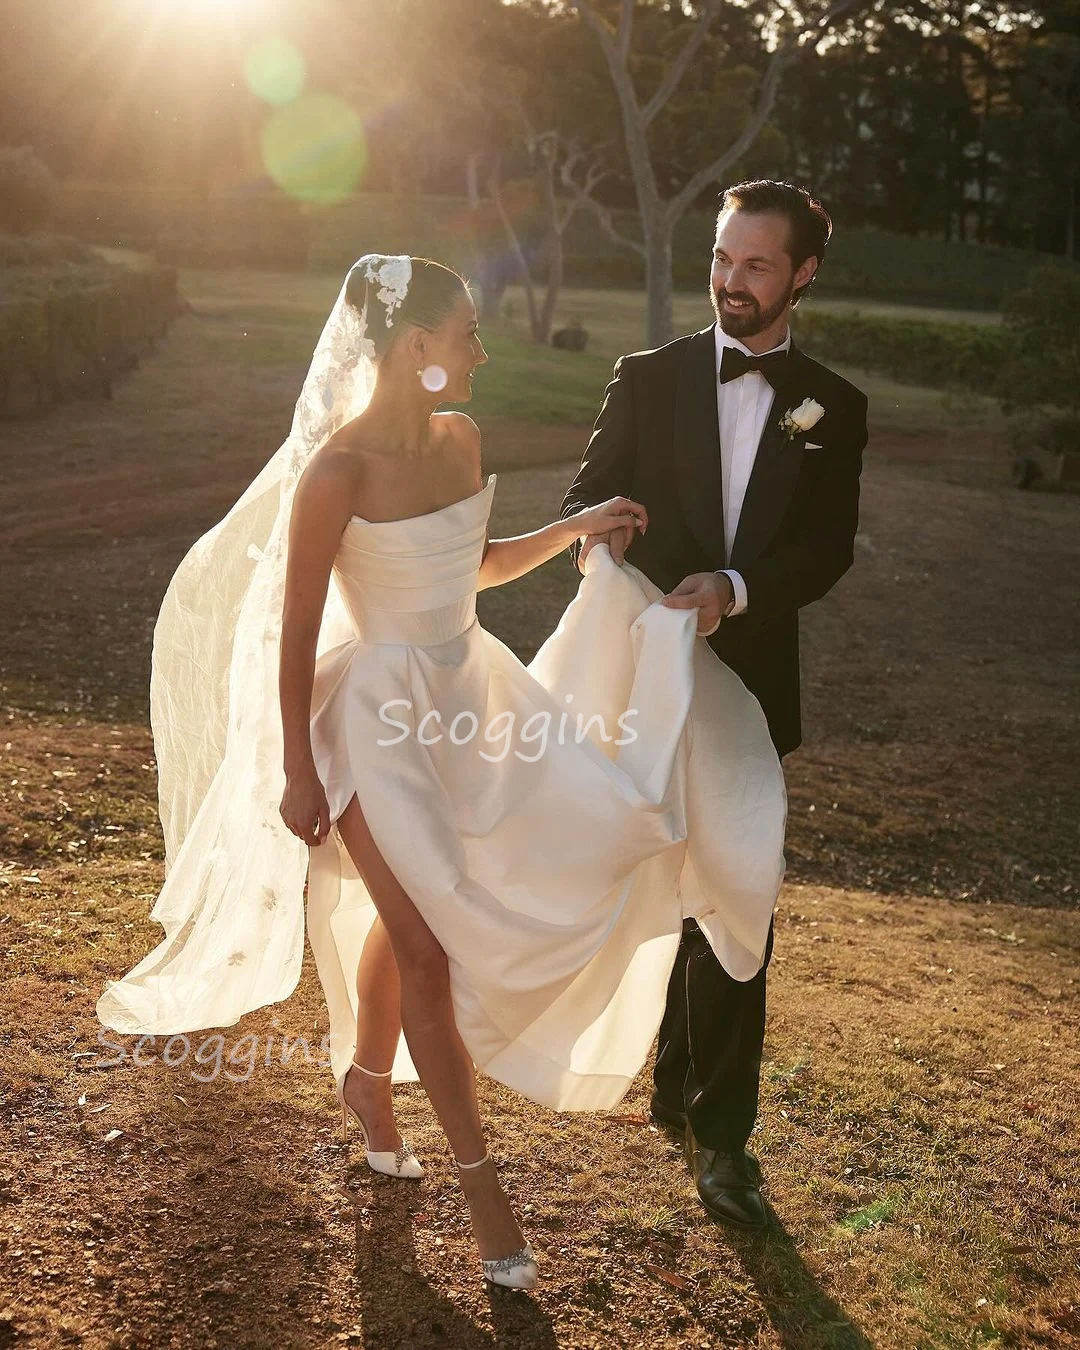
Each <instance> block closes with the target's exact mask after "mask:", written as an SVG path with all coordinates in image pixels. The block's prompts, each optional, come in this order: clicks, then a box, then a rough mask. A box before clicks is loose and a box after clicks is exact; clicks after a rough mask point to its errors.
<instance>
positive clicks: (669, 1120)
mask: <svg viewBox="0 0 1080 1350" xmlns="http://www.w3.org/2000/svg"><path fill="white" fill-rule="evenodd" d="M649 1114H650V1115H651V1116H652V1118H653V1120H655V1121H656V1123H657V1124H658V1125H664V1126H666V1127H667V1128H668V1129H669V1130H678V1131H679V1133H680V1134H681V1133H682V1132H683V1131H684V1130H685V1129H686V1112H685V1111H683V1110H682V1109H681V1107H678V1106H671V1105H669V1104H668V1103H667V1102H665V1101H664V1100H663V1099H662V1098H660V1097H658V1096H657V1095H656V1093H655V1092H654V1093H653V1096H652V1101H651V1102H650V1103H649Z"/></svg>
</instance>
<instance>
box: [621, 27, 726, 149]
mask: <svg viewBox="0 0 1080 1350" xmlns="http://www.w3.org/2000/svg"><path fill="white" fill-rule="evenodd" d="M720 5H721V0H705V3H704V4H703V5H702V7H701V14H700V16H699V18H698V21H697V23H696V24H695V25H694V31H693V32H692V33H691V34H690V36H689V37H688V38H687V39H686V42H685V43H684V44H683V46H682V48H681V49H680V51H679V54H678V56H676V58H675V60H674V61H673V62H672V63H671V65H670V67H669V68H668V72H667V74H666V75H665V76H664V78H663V80H662V81H661V83H660V87H659V88H658V89H657V91H656V93H655V94H653V96H652V98H651V99H649V101H648V103H646V105H645V107H644V109H643V111H642V114H641V116H642V120H643V121H644V123H645V125H646V126H649V125H650V124H651V123H652V122H653V121H654V120H655V118H656V115H657V113H659V112H660V110H661V109H662V108H663V107H664V106H665V105H666V104H667V102H668V100H669V99H670V98H671V96H672V95H673V94H674V93H675V90H676V89H678V87H679V85H680V84H681V83H682V78H683V76H684V75H685V74H686V72H687V69H688V68H689V65H690V62H691V61H692V60H693V59H694V57H695V56H696V55H697V54H698V52H699V51H700V49H701V44H702V43H703V42H704V41H705V39H706V37H708V35H709V28H710V26H711V24H712V21H713V19H714V18H715V17H716V15H717V13H718V12H719V10H720Z"/></svg>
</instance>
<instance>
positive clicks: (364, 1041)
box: [345, 918, 402, 1153]
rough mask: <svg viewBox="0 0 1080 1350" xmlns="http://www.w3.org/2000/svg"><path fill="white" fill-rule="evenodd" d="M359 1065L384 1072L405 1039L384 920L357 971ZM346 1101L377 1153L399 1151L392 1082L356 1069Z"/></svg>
mask: <svg viewBox="0 0 1080 1350" xmlns="http://www.w3.org/2000/svg"><path fill="white" fill-rule="evenodd" d="M356 996H357V1006H358V1015H357V1019H356V1053H355V1056H354V1058H355V1060H356V1062H357V1063H358V1064H362V1065H363V1066H364V1068H365V1069H371V1070H373V1071H374V1072H375V1073H385V1072H386V1071H387V1070H388V1069H389V1068H390V1067H391V1065H392V1064H393V1062H394V1054H395V1052H396V1050H397V1044H398V1037H399V1036H400V1035H401V984H400V981H399V979H398V968H397V961H395V959H394V949H393V947H392V946H391V945H390V936H389V934H388V933H387V931H386V926H385V925H384V923H383V921H382V919H378V918H377V919H376V920H375V922H374V923H373V924H372V925H371V928H370V929H369V931H368V935H367V938H366V940H365V942H364V950H363V951H362V952H361V954H360V964H359V966H358V967H357V971H356ZM345 1100H346V1101H347V1102H348V1103H349V1105H350V1106H351V1107H352V1108H353V1110H354V1111H356V1112H357V1114H358V1115H359V1116H360V1117H361V1119H362V1120H363V1122H364V1124H365V1125H366V1126H367V1130H368V1134H369V1136H370V1141H371V1147H372V1149H374V1150H375V1151H376V1152H380V1151H383V1150H390V1151H391V1152H394V1153H396V1152H397V1150H398V1149H399V1148H400V1147H401V1143H402V1140H401V1135H400V1134H399V1133H398V1128H397V1125H396V1124H395V1123H394V1104H393V1098H392V1096H391V1092H390V1080H389V1078H372V1077H371V1076H370V1075H369V1074H365V1073H360V1072H359V1070H357V1069H353V1070H352V1071H351V1072H350V1073H349V1076H348V1077H347V1078H346V1080H345Z"/></svg>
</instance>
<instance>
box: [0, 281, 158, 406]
mask: <svg viewBox="0 0 1080 1350" xmlns="http://www.w3.org/2000/svg"><path fill="white" fill-rule="evenodd" d="M179 309H180V301H179V297H178V293H177V284H176V272H175V270H174V269H172V268H165V267H154V268H147V269H144V270H138V271H134V270H132V271H127V270H121V269H119V268H118V269H116V275H115V276H113V277H111V278H110V279H109V280H108V281H106V282H99V283H95V284H89V285H84V286H82V287H69V288H68V289H57V290H53V291H51V292H50V293H46V294H41V295H26V296H20V297H18V298H16V299H12V300H9V301H7V302H6V303H4V304H0V407H2V408H3V409H4V410H5V411H7V412H18V411H24V410H25V409H27V408H28V407H29V408H43V407H48V406H50V405H51V404H54V403H57V402H61V401H63V400H65V399H68V398H71V397H74V396H77V395H86V394H100V395H102V396H104V397H109V396H111V393H112V384H113V381H114V380H115V379H116V377H117V376H118V375H120V374H122V373H123V372H124V371H126V370H129V369H130V368H131V367H132V366H134V365H137V364H138V359H139V353H140V352H142V351H144V350H146V349H147V348H148V347H152V346H153V344H154V342H155V340H156V339H157V338H159V337H161V336H164V333H165V330H166V328H167V326H168V324H169V323H170V321H171V320H172V319H173V318H174V317H175V316H176V314H177V313H178V312H179Z"/></svg>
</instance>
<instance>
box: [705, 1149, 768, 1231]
mask: <svg viewBox="0 0 1080 1350" xmlns="http://www.w3.org/2000/svg"><path fill="white" fill-rule="evenodd" d="M685 1148H686V1157H687V1160H688V1161H689V1163H690V1171H691V1172H692V1173H693V1175H694V1184H695V1185H696V1186H697V1193H698V1197H699V1199H700V1200H701V1203H702V1204H703V1205H704V1206H705V1208H706V1209H707V1210H708V1211H709V1213H710V1214H711V1215H712V1216H713V1218H714V1219H718V1220H719V1221H720V1223H726V1224H729V1225H730V1226H731V1227H732V1228H742V1229H746V1230H749V1231H760V1230H761V1229H763V1228H764V1227H765V1226H766V1223H767V1222H768V1219H767V1216H766V1213H765V1205H764V1203H763V1201H762V1199H761V1173H760V1171H759V1169H758V1166H757V1159H756V1158H755V1157H754V1155H753V1154H752V1153H748V1152H747V1151H746V1150H745V1149H740V1151H739V1152H738V1153H724V1152H722V1151H721V1150H720V1149H715V1148H707V1147H706V1146H705V1145H704V1144H699V1143H698V1141H697V1140H696V1139H695V1138H694V1131H693V1130H692V1129H691V1128H690V1125H689V1124H687V1126H686V1135H685Z"/></svg>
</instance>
